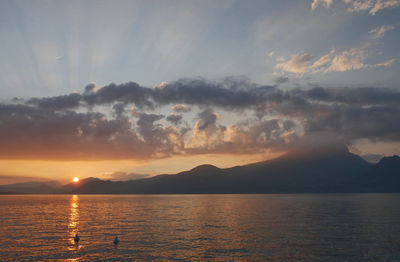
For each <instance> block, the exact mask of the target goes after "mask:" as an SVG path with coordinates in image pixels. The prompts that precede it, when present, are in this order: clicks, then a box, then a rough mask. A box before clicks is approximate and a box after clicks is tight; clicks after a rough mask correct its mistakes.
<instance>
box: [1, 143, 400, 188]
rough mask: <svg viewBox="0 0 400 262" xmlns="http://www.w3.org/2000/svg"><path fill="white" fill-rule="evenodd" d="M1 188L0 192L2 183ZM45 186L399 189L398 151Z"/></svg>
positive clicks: (294, 156)
mask: <svg viewBox="0 0 400 262" xmlns="http://www.w3.org/2000/svg"><path fill="white" fill-rule="evenodd" d="M14 188H15V187H14ZM3 189H4V186H3ZM0 192H2V187H1V186H0ZM7 192H10V193H12V192H11V191H7ZM7 192H6V193H7ZM18 192H21V191H18ZM35 192H36V191H35V190H30V191H29V193H35ZM47 192H48V193H67V194H70V193H71V194H72V193H73V194H207V193H208V194H210V193H215V194H219V193H232V194H235V193H247V194H249V193H356V192H400V157H398V156H393V157H384V158H382V159H381V161H379V162H378V163H377V164H370V163H368V162H366V161H365V160H363V159H362V158H361V157H359V156H357V155H355V154H352V153H350V152H349V151H348V150H347V149H326V148H322V149H308V150H298V151H295V152H291V153H289V154H286V155H283V156H281V157H278V158H276V159H273V160H269V161H263V162H258V163H253V164H248V165H243V166H235V167H231V168H218V167H215V166H213V165H200V166H197V167H195V168H193V169H191V170H188V171H184V172H180V173H178V174H173V175H167V174H164V175H158V176H154V177H150V178H143V179H138V180H130V181H109V180H107V181H104V180H101V179H98V178H87V179H84V180H82V181H80V182H79V183H71V184H68V185H65V186H62V187H59V188H51V189H48V191H47ZM40 193H45V192H43V191H42V192H40Z"/></svg>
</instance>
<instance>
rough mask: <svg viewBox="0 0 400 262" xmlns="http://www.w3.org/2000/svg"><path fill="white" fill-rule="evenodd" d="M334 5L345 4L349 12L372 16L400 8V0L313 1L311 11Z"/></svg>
mask: <svg viewBox="0 0 400 262" xmlns="http://www.w3.org/2000/svg"><path fill="white" fill-rule="evenodd" d="M334 3H338V4H339V3H340V4H344V5H345V6H346V8H347V11H348V12H351V13H352V12H368V14H370V15H376V14H377V13H378V12H379V11H382V10H385V9H390V8H396V7H398V6H400V0H336V1H334V0H313V2H312V3H311V9H312V10H315V9H316V8H317V7H319V6H321V7H326V8H330V7H332V6H333V5H334Z"/></svg>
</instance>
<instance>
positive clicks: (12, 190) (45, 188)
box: [0, 181, 61, 194]
mask: <svg viewBox="0 0 400 262" xmlns="http://www.w3.org/2000/svg"><path fill="white" fill-rule="evenodd" d="M60 186H61V184H60V183H59V182H57V181H44V182H42V181H41V182H38V181H33V182H24V183H15V184H8V185H0V193H1V194H48V193H54V192H57V191H58V189H59V188H60Z"/></svg>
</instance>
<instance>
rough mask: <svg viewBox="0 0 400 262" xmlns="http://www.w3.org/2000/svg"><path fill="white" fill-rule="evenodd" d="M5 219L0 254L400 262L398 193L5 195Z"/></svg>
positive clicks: (1, 212) (12, 257) (17, 257)
mask: <svg viewBox="0 0 400 262" xmlns="http://www.w3.org/2000/svg"><path fill="white" fill-rule="evenodd" d="M0 218H1V220H0V260H1V261H43V260H53V261H58V260H59V261H110V260H111V261H112V260H114V261H131V260H147V261H149V260H158V261H166V260H167V261H168V260H177V261H180V260H181V261H189V260H195V261H196V260H201V261H400V194H330V195H325V194H312V195H305V194H299V195H297V194H292V195H22V196H12V195H3V196H0ZM75 233H79V235H80V237H81V241H80V242H79V244H78V245H77V244H75V243H74V241H73V237H74V236H75ZM115 236H118V237H119V239H120V241H121V242H120V243H119V244H118V245H117V246H114V244H113V243H112V242H113V239H114V237H115Z"/></svg>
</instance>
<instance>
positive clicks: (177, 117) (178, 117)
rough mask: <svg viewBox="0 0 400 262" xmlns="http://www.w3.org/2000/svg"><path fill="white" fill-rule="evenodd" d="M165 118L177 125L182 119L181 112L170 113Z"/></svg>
mask: <svg viewBox="0 0 400 262" xmlns="http://www.w3.org/2000/svg"><path fill="white" fill-rule="evenodd" d="M167 120H168V121H169V122H171V123H173V124H174V125H178V124H179V123H180V122H181V121H182V114H170V115H169V116H167Z"/></svg>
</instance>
